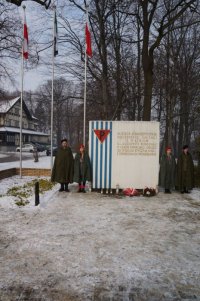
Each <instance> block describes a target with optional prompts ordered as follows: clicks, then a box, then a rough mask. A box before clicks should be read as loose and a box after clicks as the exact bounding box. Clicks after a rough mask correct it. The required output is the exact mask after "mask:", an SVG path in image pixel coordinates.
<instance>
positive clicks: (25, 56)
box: [22, 15, 28, 60]
mask: <svg viewBox="0 0 200 301" xmlns="http://www.w3.org/2000/svg"><path fill="white" fill-rule="evenodd" d="M23 39H24V40H23V47H22V51H23V56H24V58H25V59H26V60H27V59H28V27H27V24H26V16H25V15H24V33H23Z"/></svg>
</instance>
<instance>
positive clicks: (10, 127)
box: [0, 97, 50, 151]
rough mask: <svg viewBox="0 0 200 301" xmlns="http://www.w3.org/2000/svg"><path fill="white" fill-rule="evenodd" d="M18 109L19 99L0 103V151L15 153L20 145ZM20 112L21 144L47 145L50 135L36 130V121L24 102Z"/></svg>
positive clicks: (19, 105)
mask: <svg viewBox="0 0 200 301" xmlns="http://www.w3.org/2000/svg"><path fill="white" fill-rule="evenodd" d="M20 107H21V98H20V97H16V98H14V99H12V100H5V101H4V100H3V101H0V151H15V149H16V147H17V146H19V144H20ZM22 112H23V113H22V144H24V143H29V142H37V143H41V144H48V143H49V141H50V135H49V134H46V133H43V132H40V131H38V130H37V128H38V119H37V118H35V117H34V116H32V115H31V113H30V111H29V109H28V107H27V106H26V104H25V102H24V101H23V102H22Z"/></svg>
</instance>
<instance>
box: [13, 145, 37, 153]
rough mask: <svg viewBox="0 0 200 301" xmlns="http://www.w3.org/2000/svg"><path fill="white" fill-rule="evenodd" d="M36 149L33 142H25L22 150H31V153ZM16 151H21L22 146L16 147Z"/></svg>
mask: <svg viewBox="0 0 200 301" xmlns="http://www.w3.org/2000/svg"><path fill="white" fill-rule="evenodd" d="M33 150H34V146H33V145H32V144H24V145H22V152H29V153H32V152H33ZM16 151H17V152H20V146H18V147H17V148H16Z"/></svg>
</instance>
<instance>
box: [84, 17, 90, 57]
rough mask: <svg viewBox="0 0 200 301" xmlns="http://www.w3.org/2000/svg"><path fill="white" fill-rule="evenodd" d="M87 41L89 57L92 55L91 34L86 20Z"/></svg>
mask: <svg viewBox="0 0 200 301" xmlns="http://www.w3.org/2000/svg"><path fill="white" fill-rule="evenodd" d="M85 41H86V53H87V55H88V56H89V57H92V45H91V34H90V30H89V26H88V22H86V26H85Z"/></svg>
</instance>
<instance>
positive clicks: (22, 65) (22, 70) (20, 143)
mask: <svg viewBox="0 0 200 301" xmlns="http://www.w3.org/2000/svg"><path fill="white" fill-rule="evenodd" d="M22 8H23V12H24V13H23V39H24V24H25V9H26V6H25V5H23V6H22ZM23 90H24V54H23V46H22V58H21V99H20V137H19V145H20V178H22V121H23Z"/></svg>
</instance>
